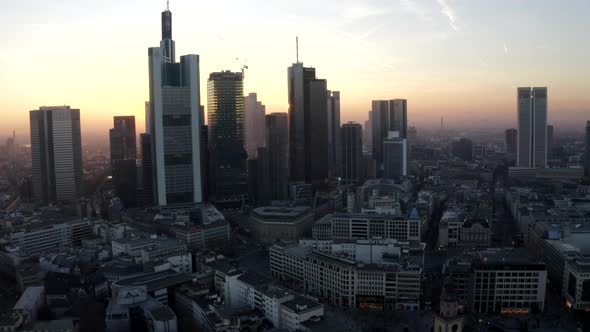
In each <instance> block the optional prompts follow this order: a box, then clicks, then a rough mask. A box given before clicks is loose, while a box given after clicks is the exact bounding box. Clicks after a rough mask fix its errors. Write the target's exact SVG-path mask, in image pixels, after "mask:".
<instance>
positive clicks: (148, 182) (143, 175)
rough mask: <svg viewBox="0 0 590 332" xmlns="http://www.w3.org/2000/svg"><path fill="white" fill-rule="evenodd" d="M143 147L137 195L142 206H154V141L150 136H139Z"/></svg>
mask: <svg viewBox="0 0 590 332" xmlns="http://www.w3.org/2000/svg"><path fill="white" fill-rule="evenodd" d="M139 142H140V145H141V166H140V167H141V169H140V171H139V172H138V175H140V177H138V179H137V195H138V197H137V198H138V200H139V202H138V203H139V204H140V205H141V206H151V205H153V204H154V176H153V174H154V173H153V167H152V160H153V158H152V139H151V137H150V134H145V133H144V134H141V135H139Z"/></svg>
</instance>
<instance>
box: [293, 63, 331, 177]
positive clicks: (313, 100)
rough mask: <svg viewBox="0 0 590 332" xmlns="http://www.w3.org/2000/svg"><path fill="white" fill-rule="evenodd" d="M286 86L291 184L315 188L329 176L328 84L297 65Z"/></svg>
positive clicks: (294, 66) (300, 64) (313, 70)
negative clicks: (287, 87)
mask: <svg viewBox="0 0 590 332" xmlns="http://www.w3.org/2000/svg"><path fill="white" fill-rule="evenodd" d="M288 86H289V172H290V180H291V181H296V182H299V181H303V182H306V183H310V184H312V185H313V186H314V188H317V187H318V186H320V185H321V184H323V183H324V181H325V179H326V178H327V177H328V175H329V174H328V173H329V146H328V110H327V108H328V90H327V82H326V80H324V79H318V78H316V73H315V68H311V67H303V63H300V62H298V63H294V64H293V65H292V66H291V67H289V69H288Z"/></svg>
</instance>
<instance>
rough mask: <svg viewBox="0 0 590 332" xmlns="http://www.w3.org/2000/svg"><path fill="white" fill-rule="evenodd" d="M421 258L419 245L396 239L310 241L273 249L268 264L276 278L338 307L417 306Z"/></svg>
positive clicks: (421, 253) (387, 307) (406, 308)
mask: <svg viewBox="0 0 590 332" xmlns="http://www.w3.org/2000/svg"><path fill="white" fill-rule="evenodd" d="M314 241H315V242H314ZM423 257H424V256H423V251H422V249H412V248H410V246H409V243H405V244H402V243H398V242H397V241H395V240H381V241H367V240H364V241H363V240H360V241H357V242H356V243H338V242H334V241H330V240H309V241H301V242H300V244H299V245H295V244H287V245H274V246H273V247H271V249H270V267H271V273H272V274H273V276H274V277H275V278H278V279H280V280H292V281H296V282H299V283H301V284H302V285H303V287H304V289H305V290H306V292H308V293H310V294H313V295H315V296H318V297H321V298H324V299H326V300H327V301H329V302H330V303H333V304H336V305H340V306H344V307H352V308H373V309H379V310H383V309H389V310H417V309H418V308H419V306H420V287H421V276H422V266H423V259H424V258H423Z"/></svg>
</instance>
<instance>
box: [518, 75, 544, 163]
mask: <svg viewBox="0 0 590 332" xmlns="http://www.w3.org/2000/svg"><path fill="white" fill-rule="evenodd" d="M517 93H518V104H517V105H518V145H517V156H516V166H517V167H528V168H545V167H546V166H547V88H528V87H527V88H518V90H517Z"/></svg>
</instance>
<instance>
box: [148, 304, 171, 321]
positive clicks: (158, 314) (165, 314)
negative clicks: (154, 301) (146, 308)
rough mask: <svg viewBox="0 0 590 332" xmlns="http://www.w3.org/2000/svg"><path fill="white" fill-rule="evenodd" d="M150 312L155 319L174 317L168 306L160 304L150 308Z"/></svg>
mask: <svg viewBox="0 0 590 332" xmlns="http://www.w3.org/2000/svg"><path fill="white" fill-rule="evenodd" d="M150 314H151V315H152V317H153V318H154V320H156V321H169V320H174V319H176V316H175V315H174V312H172V310H171V309H170V307H168V306H161V307H159V308H155V309H152V310H150Z"/></svg>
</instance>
